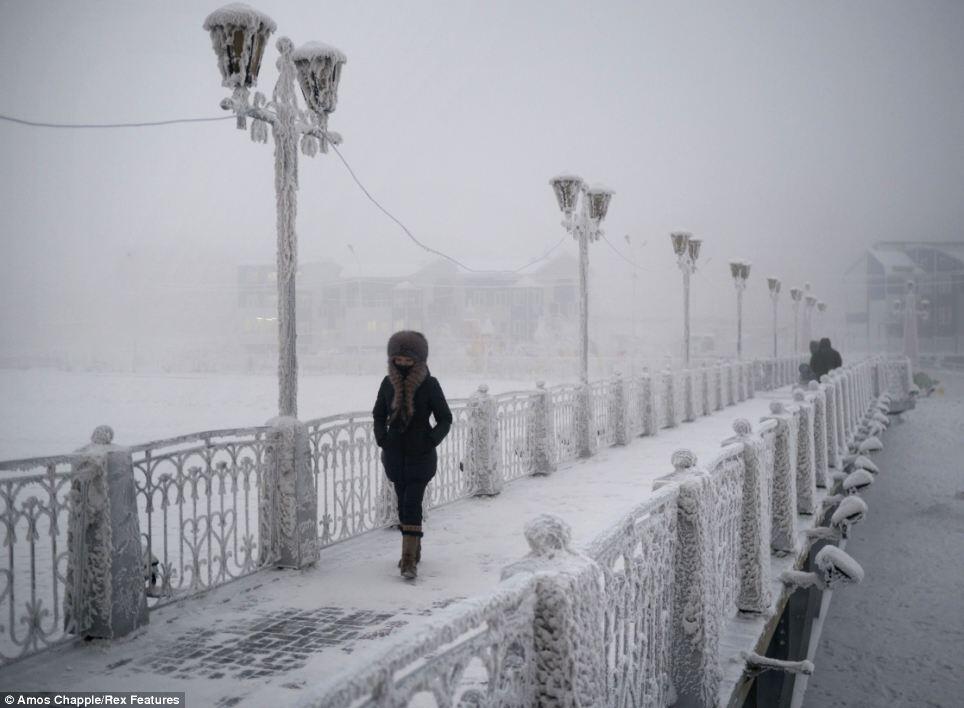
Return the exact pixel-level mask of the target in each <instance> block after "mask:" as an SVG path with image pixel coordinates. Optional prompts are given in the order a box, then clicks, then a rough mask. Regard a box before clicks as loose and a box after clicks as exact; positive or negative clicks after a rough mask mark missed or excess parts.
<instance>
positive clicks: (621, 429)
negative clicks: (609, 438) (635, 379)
mask: <svg viewBox="0 0 964 708" xmlns="http://www.w3.org/2000/svg"><path fill="white" fill-rule="evenodd" d="M626 423H627V420H626V387H625V384H624V382H623V375H622V372H620V371H616V373H615V374H613V380H612V384H611V389H610V399H609V424H610V425H611V426H613V444H614V445H628V444H629V426H628V425H627V424H626Z"/></svg>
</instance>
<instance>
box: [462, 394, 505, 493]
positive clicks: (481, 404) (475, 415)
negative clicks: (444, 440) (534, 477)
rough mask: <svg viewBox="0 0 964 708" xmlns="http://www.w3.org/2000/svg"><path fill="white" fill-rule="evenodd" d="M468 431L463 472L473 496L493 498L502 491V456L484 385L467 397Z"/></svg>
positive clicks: (494, 415)
mask: <svg viewBox="0 0 964 708" xmlns="http://www.w3.org/2000/svg"><path fill="white" fill-rule="evenodd" d="M468 417H469V420H468V423H469V429H468V435H467V437H466V441H465V463H466V467H467V469H466V472H467V474H468V478H469V480H470V482H471V484H470V487H471V488H472V489H474V490H475V495H476V496H494V495H496V494H498V493H499V492H501V491H502V485H503V483H504V480H503V479H502V455H501V452H502V450H501V448H500V441H499V425H498V421H497V420H496V410H495V399H493V398H492V396H490V395H489V387H488V385H487V384H480V385H479V389H478V390H477V391H476V392H475V393H473V394H472V396H471V397H470V398H469V416H468Z"/></svg>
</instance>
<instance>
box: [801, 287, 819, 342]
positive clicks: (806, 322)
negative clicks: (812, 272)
mask: <svg viewBox="0 0 964 708" xmlns="http://www.w3.org/2000/svg"><path fill="white" fill-rule="evenodd" d="M803 288H804V290H803V303H804V305H805V308H804V311H803V341H804V344H806V345H809V344H810V340H812V339H813V308H814V305H816V304H817V298H815V297H814V296H813V295H812V294H811V293H810V283H804V284H803Z"/></svg>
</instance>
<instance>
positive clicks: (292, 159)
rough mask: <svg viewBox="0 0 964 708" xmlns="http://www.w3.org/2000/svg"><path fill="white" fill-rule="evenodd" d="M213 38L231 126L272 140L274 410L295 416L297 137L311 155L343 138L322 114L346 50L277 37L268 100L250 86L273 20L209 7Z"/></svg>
mask: <svg viewBox="0 0 964 708" xmlns="http://www.w3.org/2000/svg"><path fill="white" fill-rule="evenodd" d="M203 26H204V29H205V30H207V31H208V32H209V33H210V35H211V42H212V44H213V45H214V52H215V54H216V55H217V58H218V68H219V69H220V71H221V78H222V81H221V85H222V86H224V87H225V88H230V89H233V93H232V95H231V97H230V98H225V99H224V100H222V101H221V108H223V109H224V110H229V111H233V112H234V114H235V115H236V116H237V127H238V128H239V129H244V128H245V127H246V123H247V118H248V117H250V118H252V119H253V121H252V124H251V139H252V140H253V141H255V142H262V143H264V142H267V141H268V128H267V126H268V125H270V126H271V132H272V135H273V137H274V143H275V151H274V155H275V193H276V197H277V230H278V253H277V273H278V276H277V283H278V409H279V412H280V415H282V416H292V417H296V416H297V414H298V360H297V355H296V351H295V339H296V337H297V332H296V327H295V273H296V270H297V266H298V253H297V240H296V239H297V237H296V235H295V214H296V213H297V190H298V141H299V138H300V140H301V151H302V152H303V153H304V154H305V155H307V156H309V157H313V156H314V155H315V154H316V153H317V152H318V151H319V150H320V151H321V152H323V153H325V152H328V143H329V141H330V142H331V143H333V144H335V145H337V144H339V143H340V142H341V136H340V135H338V134H337V133H330V132H328V116H329V114H331V113H332V112H333V111H334V110H335V106H336V105H337V97H338V83H339V80H340V78H341V67H342V66H343V65H344V64H345V62H346V59H345V55H344V54H342V53H341V52H340V51H338V50H337V49H335V48H334V47H330V46H328V45H326V44H321V43H318V42H310V43H308V44H305V45H303V46H301V47H299V48H298V49H295V48H294V45H293V44H292V42H291V40H290V39H288V38H287V37H281V38H280V39H279V40H278V42H277V44H276V45H275V46H276V47H277V48H278V52H279V53H280V55H281V56H280V57H278V61H277V66H278V81H277V83H276V84H275V87H274V91H273V92H272V96H271V101H266V99H265V97H264V95H263V94H261V93H260V92H256V93H255V94H254V98H253V100H250V99H249V92H248V90H249V89H250V88H251V87H253V86H256V85H257V82H258V72H259V70H260V68H261V59H262V56H263V55H264V48H265V45H266V44H267V41H268V37H269V36H270V35H271V34H272V33H273V32H274V31H275V29H276V25H275V23H274V21H273V20H272V19H271V18H270V17H268V16H267V15H265V14H264V13H261V12H258V11H257V10H255V9H253V8H251V7H248V6H247V5H243V4H240V3H233V4H231V5H225V6H224V7H222V8H220V9H218V10H215V11H214V12H212V13H211V14H210V15H208V17H207V19H206V20H205V21H204V25H203ZM296 81H297V82H298V83H299V84H300V86H301V91H302V95H303V96H304V99H305V103H306V104H307V109H304V110H303V109H301V108H299V106H298V99H297V97H296V96H295V82H296Z"/></svg>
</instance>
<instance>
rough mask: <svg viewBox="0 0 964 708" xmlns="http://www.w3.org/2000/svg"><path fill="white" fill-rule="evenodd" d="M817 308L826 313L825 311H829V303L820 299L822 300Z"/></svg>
mask: <svg viewBox="0 0 964 708" xmlns="http://www.w3.org/2000/svg"><path fill="white" fill-rule="evenodd" d="M817 310H818V311H819V312H820V313H821V314H822V313H824V312H826V311H827V303H825V302H824V301H823V300H820V301H819V302H818V303H817Z"/></svg>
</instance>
